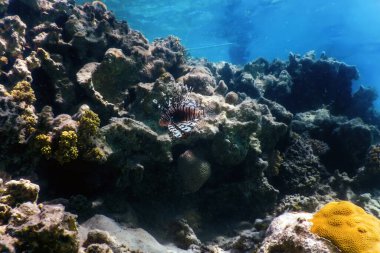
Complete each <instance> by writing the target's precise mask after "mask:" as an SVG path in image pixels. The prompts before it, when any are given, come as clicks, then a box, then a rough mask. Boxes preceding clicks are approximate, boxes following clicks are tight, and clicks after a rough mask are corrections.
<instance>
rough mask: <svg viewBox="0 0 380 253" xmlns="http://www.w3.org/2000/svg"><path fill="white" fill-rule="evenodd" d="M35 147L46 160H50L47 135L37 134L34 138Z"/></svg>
mask: <svg viewBox="0 0 380 253" xmlns="http://www.w3.org/2000/svg"><path fill="white" fill-rule="evenodd" d="M36 145H37V148H38V149H39V150H40V152H41V154H43V155H44V156H46V158H50V156H51V152H52V149H51V137H50V136H49V135H47V134H39V135H37V136H36Z"/></svg>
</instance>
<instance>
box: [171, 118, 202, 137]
mask: <svg viewBox="0 0 380 253" xmlns="http://www.w3.org/2000/svg"><path fill="white" fill-rule="evenodd" d="M195 126H196V123H195V122H193V121H184V122H180V123H177V124H175V123H172V124H169V125H168V130H169V133H170V135H171V136H173V137H175V138H185V137H187V136H188V134H189V133H190V132H191V131H193V129H194V127H195Z"/></svg>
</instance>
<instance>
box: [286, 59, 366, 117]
mask: <svg viewBox="0 0 380 253" xmlns="http://www.w3.org/2000/svg"><path fill="white" fill-rule="evenodd" d="M287 71H288V73H289V74H290V76H291V77H292V80H293V85H292V92H291V95H290V96H289V99H288V100H287V101H284V104H283V105H284V106H285V107H286V108H287V109H289V110H290V111H291V112H303V111H308V110H315V109H318V108H321V107H322V106H323V105H330V106H331V112H332V113H334V114H339V113H344V112H345V110H346V108H347V107H349V106H350V103H351V100H352V97H351V86H352V80H356V79H358V78H359V73H358V71H357V69H356V68H355V67H354V66H348V65H346V64H344V63H342V62H339V61H336V60H334V59H331V58H328V59H318V60H315V59H313V58H311V57H308V55H305V56H303V57H300V56H299V55H294V54H290V55H289V64H288V67H287Z"/></svg>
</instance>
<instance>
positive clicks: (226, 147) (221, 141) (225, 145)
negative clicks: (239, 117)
mask: <svg viewBox="0 0 380 253" xmlns="http://www.w3.org/2000/svg"><path fill="white" fill-rule="evenodd" d="M256 129H257V125H256V123H255V122H244V123H243V122H239V121H231V122H226V123H225V125H224V126H223V129H222V130H221V131H220V132H219V133H218V134H217V135H216V136H215V138H214V140H213V143H212V147H211V150H212V154H213V157H214V159H215V161H216V162H217V163H219V164H221V165H224V166H235V165H238V164H239V163H241V162H243V161H244V159H245V157H246V156H247V153H248V149H249V140H250V135H252V134H253V133H254V132H255V130H256ZM220 154H223V156H220Z"/></svg>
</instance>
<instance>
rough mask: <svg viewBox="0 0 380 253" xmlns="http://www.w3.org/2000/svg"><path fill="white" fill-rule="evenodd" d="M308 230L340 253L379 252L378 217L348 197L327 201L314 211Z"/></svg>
mask: <svg viewBox="0 0 380 253" xmlns="http://www.w3.org/2000/svg"><path fill="white" fill-rule="evenodd" d="M311 222H312V223H313V226H312V227H311V232H312V233H315V234H317V235H319V236H321V237H324V238H326V239H328V240H330V241H331V242H333V243H334V244H335V245H336V246H337V247H338V248H339V249H340V250H341V251H342V252H343V253H375V252H380V220H378V219H377V218H376V217H374V216H372V215H370V214H367V213H366V212H365V211H364V210H363V209H362V208H360V207H359V206H356V205H354V204H353V203H351V202H349V201H338V202H330V203H328V204H327V205H325V206H324V207H323V208H322V209H321V210H319V211H318V212H317V213H316V214H314V216H313V218H312V219H311Z"/></svg>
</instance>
